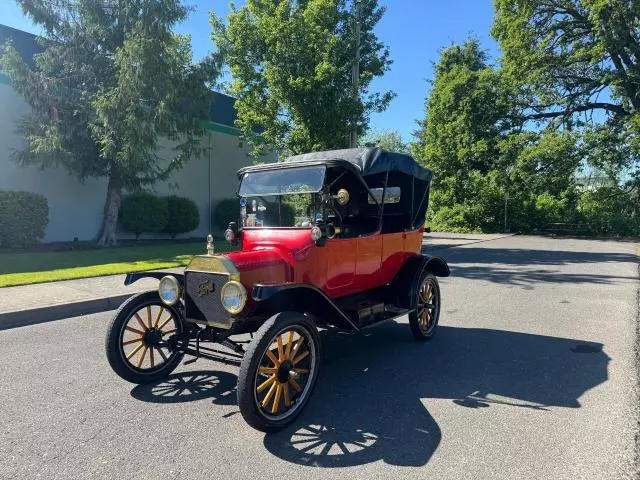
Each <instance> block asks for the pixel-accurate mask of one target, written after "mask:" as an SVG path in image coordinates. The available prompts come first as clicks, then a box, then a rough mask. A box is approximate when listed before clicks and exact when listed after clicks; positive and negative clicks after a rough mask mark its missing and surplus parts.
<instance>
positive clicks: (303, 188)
mask: <svg viewBox="0 0 640 480" xmlns="http://www.w3.org/2000/svg"><path fill="white" fill-rule="evenodd" d="M325 172H326V167H325V166H313V167H295V168H278V169H273V170H264V171H260V172H248V173H245V175H244V177H243V178H242V183H241V184H240V191H239V192H238V194H239V195H240V196H241V197H264V196H267V195H288V194H301V193H316V192H319V191H320V190H321V189H322V185H323V184H324V175H325Z"/></svg>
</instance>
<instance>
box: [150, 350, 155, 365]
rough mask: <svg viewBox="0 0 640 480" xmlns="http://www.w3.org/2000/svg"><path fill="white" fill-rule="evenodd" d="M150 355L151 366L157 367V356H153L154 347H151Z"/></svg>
mask: <svg viewBox="0 0 640 480" xmlns="http://www.w3.org/2000/svg"><path fill="white" fill-rule="evenodd" d="M149 355H150V357H149V358H150V359H151V368H153V367H155V366H156V360H155V358H154V357H153V347H151V348H150V349H149Z"/></svg>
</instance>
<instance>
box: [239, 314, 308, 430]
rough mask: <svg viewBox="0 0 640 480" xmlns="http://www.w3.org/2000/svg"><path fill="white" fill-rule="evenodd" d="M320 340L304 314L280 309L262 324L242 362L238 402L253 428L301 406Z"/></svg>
mask: <svg viewBox="0 0 640 480" xmlns="http://www.w3.org/2000/svg"><path fill="white" fill-rule="evenodd" d="M319 354H320V344H319V341H318V334H317V330H316V327H315V325H314V324H313V322H312V321H311V320H309V319H308V318H307V317H305V316H304V315H301V314H298V313H288V312H287V313H280V314H278V315H274V316H273V317H271V318H270V319H269V320H268V321H267V322H265V324H264V325H263V326H262V327H260V329H259V330H258V332H256V335H255V336H254V339H253V341H252V342H251V344H250V346H249V350H248V351H247V353H246V354H245V357H244V359H243V361H242V365H241V366H240V375H239V377H238V404H239V406H240V412H241V413H242V415H243V416H244V418H245V420H246V421H247V422H248V423H249V424H250V425H251V426H253V427H254V428H257V429H258V430H262V431H273V430H277V429H279V428H282V427H284V426H285V425H287V424H288V423H290V422H291V421H292V420H293V419H294V418H295V417H296V416H297V415H298V414H299V413H300V411H301V410H302V408H303V407H304V406H305V405H306V403H307V401H308V400H309V396H310V394H311V391H312V390H313V387H314V386H315V382H316V379H317V374H318V368H319Z"/></svg>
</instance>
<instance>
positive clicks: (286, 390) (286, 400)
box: [282, 383, 291, 408]
mask: <svg viewBox="0 0 640 480" xmlns="http://www.w3.org/2000/svg"><path fill="white" fill-rule="evenodd" d="M282 391H283V392H284V404H285V405H286V407H287V408H289V407H290V406H291V396H290V395H289V384H288V383H283V384H282Z"/></svg>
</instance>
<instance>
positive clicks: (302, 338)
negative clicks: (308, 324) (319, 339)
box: [289, 335, 304, 359]
mask: <svg viewBox="0 0 640 480" xmlns="http://www.w3.org/2000/svg"><path fill="white" fill-rule="evenodd" d="M302 342H304V337H303V336H302V335H300V338H299V339H298V341H297V342H296V344H295V345H294V347H293V351H292V352H291V355H289V359H292V358H294V357H295V356H296V353H298V350H300V347H301V346H302Z"/></svg>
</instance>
